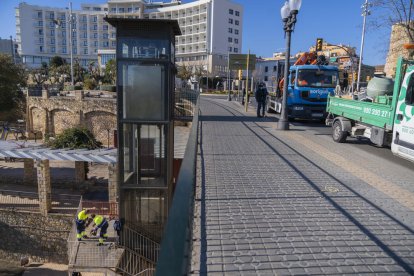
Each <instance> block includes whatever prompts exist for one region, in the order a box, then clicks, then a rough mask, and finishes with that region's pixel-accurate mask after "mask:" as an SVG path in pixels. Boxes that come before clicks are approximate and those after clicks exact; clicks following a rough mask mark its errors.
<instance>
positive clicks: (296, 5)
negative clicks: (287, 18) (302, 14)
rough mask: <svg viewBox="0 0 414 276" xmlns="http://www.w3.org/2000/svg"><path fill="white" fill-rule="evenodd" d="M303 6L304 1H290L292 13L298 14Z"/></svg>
mask: <svg viewBox="0 0 414 276" xmlns="http://www.w3.org/2000/svg"><path fill="white" fill-rule="evenodd" d="M301 6H302V0H289V9H290V10H291V11H296V14H297V13H298V12H299V10H300V7H301Z"/></svg>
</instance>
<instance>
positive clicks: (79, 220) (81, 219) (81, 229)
mask: <svg viewBox="0 0 414 276" xmlns="http://www.w3.org/2000/svg"><path fill="white" fill-rule="evenodd" d="M88 214H89V210H88V209H83V210H82V211H80V212H79V213H78V215H77V216H76V218H75V222H76V231H77V234H76V237H77V238H78V241H81V240H82V238H87V237H88V236H86V232H85V228H86V226H87V225H86V224H87V222H88Z"/></svg>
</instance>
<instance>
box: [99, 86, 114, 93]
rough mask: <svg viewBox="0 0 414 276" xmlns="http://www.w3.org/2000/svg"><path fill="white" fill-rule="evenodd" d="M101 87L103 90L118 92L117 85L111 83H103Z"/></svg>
mask: <svg viewBox="0 0 414 276" xmlns="http://www.w3.org/2000/svg"><path fill="white" fill-rule="evenodd" d="M99 89H100V90H102V91H109V92H116V86H115V85H110V84H102V85H101V86H100V87H99Z"/></svg>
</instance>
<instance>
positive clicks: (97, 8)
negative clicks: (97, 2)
mask: <svg viewBox="0 0 414 276" xmlns="http://www.w3.org/2000/svg"><path fill="white" fill-rule="evenodd" d="M93 10H94V11H100V10H101V8H99V7H93Z"/></svg>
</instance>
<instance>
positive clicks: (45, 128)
mask: <svg viewBox="0 0 414 276" xmlns="http://www.w3.org/2000/svg"><path fill="white" fill-rule="evenodd" d="M44 111H45V121H44V122H43V123H44V125H43V140H45V136H46V134H49V133H50V122H49V120H50V114H49V113H50V112H49V110H47V109H46V108H45V109H44Z"/></svg>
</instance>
